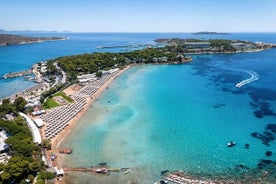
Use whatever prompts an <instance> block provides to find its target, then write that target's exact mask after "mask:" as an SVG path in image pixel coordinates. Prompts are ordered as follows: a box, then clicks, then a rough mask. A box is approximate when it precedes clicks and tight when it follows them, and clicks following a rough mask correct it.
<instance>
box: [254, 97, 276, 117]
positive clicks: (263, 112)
mask: <svg viewBox="0 0 276 184" xmlns="http://www.w3.org/2000/svg"><path fill="white" fill-rule="evenodd" d="M250 105H251V106H252V107H253V108H254V109H256V108H259V109H258V110H255V111H254V114H255V116H256V117H257V118H262V117H264V116H276V113H274V112H273V111H272V110H271V108H270V104H269V103H268V102H264V101H261V102H256V103H254V102H251V103H250Z"/></svg>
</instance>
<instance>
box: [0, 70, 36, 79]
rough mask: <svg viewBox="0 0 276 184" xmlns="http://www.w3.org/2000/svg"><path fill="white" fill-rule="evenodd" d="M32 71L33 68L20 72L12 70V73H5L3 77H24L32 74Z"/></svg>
mask: <svg viewBox="0 0 276 184" xmlns="http://www.w3.org/2000/svg"><path fill="white" fill-rule="evenodd" d="M31 73H33V71H32V70H24V71H20V72H10V73H7V74H5V75H3V77H2V78H4V79H8V78H14V77H22V76H25V75H30V74H31Z"/></svg>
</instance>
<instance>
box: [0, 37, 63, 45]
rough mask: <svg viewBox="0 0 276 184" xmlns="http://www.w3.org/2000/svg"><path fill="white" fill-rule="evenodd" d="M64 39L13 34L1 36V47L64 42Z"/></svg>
mask: <svg viewBox="0 0 276 184" xmlns="http://www.w3.org/2000/svg"><path fill="white" fill-rule="evenodd" d="M64 39H65V38H62V37H31V36H20V35H11V34H0V46H6V45H17V44H28V43H36V42H44V41H53V40H64Z"/></svg>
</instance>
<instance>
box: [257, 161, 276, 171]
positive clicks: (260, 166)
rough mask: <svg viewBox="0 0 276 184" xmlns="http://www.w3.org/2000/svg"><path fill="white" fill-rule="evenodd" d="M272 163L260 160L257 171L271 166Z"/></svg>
mask: <svg viewBox="0 0 276 184" xmlns="http://www.w3.org/2000/svg"><path fill="white" fill-rule="evenodd" d="M272 163H273V161H272V160H265V159H261V160H260V162H259V163H258V165H257V168H258V169H264V168H265V167H266V166H267V165H269V164H272Z"/></svg>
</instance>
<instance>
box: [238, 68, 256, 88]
mask: <svg viewBox="0 0 276 184" xmlns="http://www.w3.org/2000/svg"><path fill="white" fill-rule="evenodd" d="M246 72H247V73H249V74H250V75H251V77H250V78H249V79H245V80H243V81H241V82H239V83H237V84H236V87H237V88H240V87H242V86H244V85H245V84H248V83H250V82H253V81H255V80H258V79H259V75H258V74H257V73H256V72H253V71H246Z"/></svg>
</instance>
